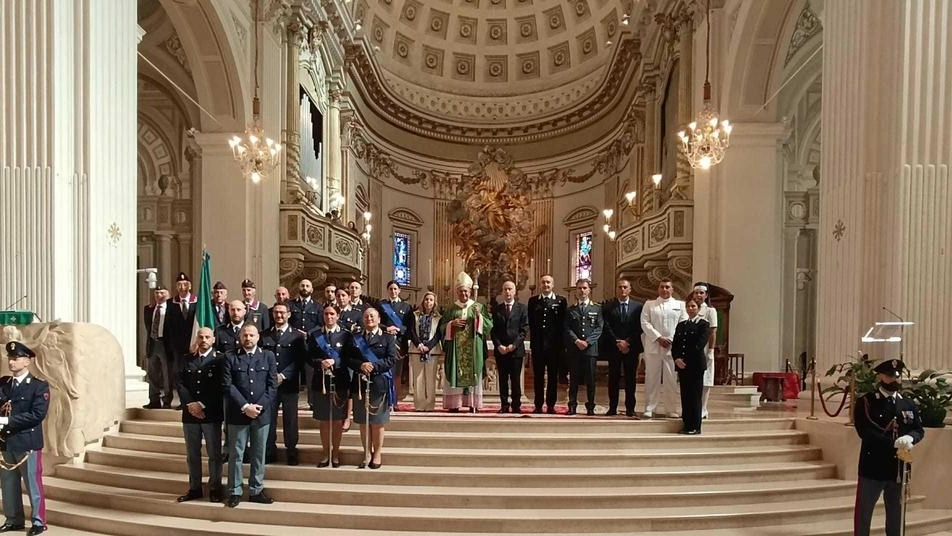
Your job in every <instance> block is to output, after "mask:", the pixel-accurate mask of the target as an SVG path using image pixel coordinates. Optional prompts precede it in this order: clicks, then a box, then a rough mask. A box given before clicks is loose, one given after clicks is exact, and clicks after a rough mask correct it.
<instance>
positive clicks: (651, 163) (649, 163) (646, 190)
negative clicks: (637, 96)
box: [638, 76, 661, 214]
mask: <svg viewBox="0 0 952 536" xmlns="http://www.w3.org/2000/svg"><path fill="white" fill-rule="evenodd" d="M657 86H658V79H657V77H655V76H651V77H648V78H646V79H645V80H644V82H643V84H642V88H643V91H644V95H645V166H644V170H643V176H641V177H638V179H639V180H638V183H639V184H641V185H642V187H641V192H640V194H639V195H640V196H641V213H642V214H646V213H648V212H649V211H651V210H652V209H653V208H655V205H656V202H655V198H656V197H657V195H658V194H657V192H656V191H655V189H654V183H652V182H651V176H652V175H654V174H655V173H660V170H661V165H660V164H659V162H658V159H659V151H658V141H659V140H660V139H661V124H660V122H659V121H658V113H659V110H658V107H659V106H660V104H659V103H658V92H657Z"/></svg>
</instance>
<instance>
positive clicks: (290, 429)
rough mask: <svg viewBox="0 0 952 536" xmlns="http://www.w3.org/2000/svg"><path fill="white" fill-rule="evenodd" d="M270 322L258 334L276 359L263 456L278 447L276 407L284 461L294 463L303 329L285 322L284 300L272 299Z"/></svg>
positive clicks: (304, 345)
mask: <svg viewBox="0 0 952 536" xmlns="http://www.w3.org/2000/svg"><path fill="white" fill-rule="evenodd" d="M271 315H272V317H273V318H272V320H273V321H274V324H273V325H272V326H271V329H269V330H268V331H266V332H264V334H263V335H262V336H261V347H262V348H264V349H265V350H269V351H271V352H272V353H274V357H275V359H276V360H277V371H278V377H277V390H276V393H277V394H276V395H275V399H274V403H273V404H272V406H271V429H270V431H269V433H268V448H267V452H266V454H265V460H266V461H267V462H268V463H270V462H272V461H274V459H275V456H276V454H277V451H278V447H277V439H278V429H277V428H278V409H281V411H282V424H283V427H282V430H283V431H284V448H285V451H286V453H287V460H286V461H287V464H288V465H297V464H298V451H297V444H298V398H299V391H300V386H301V382H300V370H301V368H303V366H304V361H305V359H307V339H306V338H305V335H304V333H302V332H300V331H298V330H296V329H294V328H292V327H291V325H290V324H288V317H289V316H290V315H289V311H288V306H287V304H284V303H276V304H274V307H272V308H271Z"/></svg>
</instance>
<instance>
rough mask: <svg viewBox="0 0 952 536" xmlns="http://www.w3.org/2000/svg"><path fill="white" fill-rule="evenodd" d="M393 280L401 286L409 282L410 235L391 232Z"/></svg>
mask: <svg viewBox="0 0 952 536" xmlns="http://www.w3.org/2000/svg"><path fill="white" fill-rule="evenodd" d="M393 280H394V281H396V282H397V283H398V284H400V285H401V286H403V285H409V284H410V235H408V234H406V233H393Z"/></svg>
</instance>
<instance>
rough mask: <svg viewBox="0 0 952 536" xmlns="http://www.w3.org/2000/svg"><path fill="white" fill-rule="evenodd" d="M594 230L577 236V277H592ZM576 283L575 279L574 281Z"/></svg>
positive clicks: (577, 278)
mask: <svg viewBox="0 0 952 536" xmlns="http://www.w3.org/2000/svg"><path fill="white" fill-rule="evenodd" d="M593 245H594V244H593V242H592V232H591V231H588V232H586V233H579V234H578V235H576V237H575V279H576V281H577V280H579V279H589V280H590V279H592V247H593ZM573 283H574V281H573Z"/></svg>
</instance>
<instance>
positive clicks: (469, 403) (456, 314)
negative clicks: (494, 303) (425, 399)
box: [440, 272, 493, 413]
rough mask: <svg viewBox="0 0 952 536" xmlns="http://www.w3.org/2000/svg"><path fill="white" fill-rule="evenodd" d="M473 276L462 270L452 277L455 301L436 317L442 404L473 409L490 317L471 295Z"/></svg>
mask: <svg viewBox="0 0 952 536" xmlns="http://www.w3.org/2000/svg"><path fill="white" fill-rule="evenodd" d="M472 292H473V279H472V278H471V277H469V275H467V274H466V273H465V272H460V274H459V276H457V278H456V302H454V303H453V304H452V305H451V306H450V307H449V308H447V309H446V311H445V313H444V314H443V317H442V318H441V320H440V324H441V327H442V328H443V333H444V334H445V335H444V340H443V352H444V356H445V365H444V371H443V408H444V409H448V410H450V411H453V412H456V411H459V409H460V408H461V407H468V408H469V411H470V413H476V412H477V411H479V409H480V408H481V407H482V406H483V364H484V363H485V361H486V335H487V334H488V333H489V330H491V329H492V327H493V325H492V319H491V318H490V317H489V315H488V314H487V312H486V308H485V307H484V306H483V305H482V304H481V303H479V302H476V301H475V300H473V299H472Z"/></svg>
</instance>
